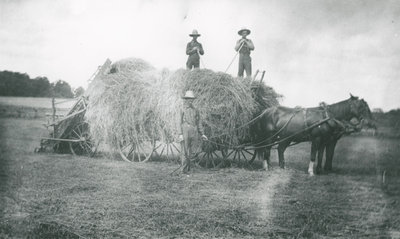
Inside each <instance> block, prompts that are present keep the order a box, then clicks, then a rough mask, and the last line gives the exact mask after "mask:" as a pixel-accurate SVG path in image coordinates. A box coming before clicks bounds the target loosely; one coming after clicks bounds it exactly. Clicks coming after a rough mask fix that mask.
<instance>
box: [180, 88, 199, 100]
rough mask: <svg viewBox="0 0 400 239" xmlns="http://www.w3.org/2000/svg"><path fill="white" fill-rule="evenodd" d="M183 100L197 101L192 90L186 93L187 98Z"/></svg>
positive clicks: (184, 97)
mask: <svg viewBox="0 0 400 239" xmlns="http://www.w3.org/2000/svg"><path fill="white" fill-rule="evenodd" d="M182 98H183V99H196V97H194V93H193V91H191V90H188V91H186V93H185V96H183V97H182Z"/></svg>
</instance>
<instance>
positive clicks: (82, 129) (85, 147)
mask: <svg viewBox="0 0 400 239" xmlns="http://www.w3.org/2000/svg"><path fill="white" fill-rule="evenodd" d="M68 138H69V139H72V140H76V141H74V142H69V149H70V151H71V153H72V154H73V155H87V156H89V157H93V156H94V155H95V154H96V151H97V148H98V144H96V145H95V144H94V143H93V141H92V140H91V136H90V132H89V124H88V123H85V122H82V123H79V124H77V125H75V126H74V127H73V128H72V130H71V133H70V134H69V137H68Z"/></svg>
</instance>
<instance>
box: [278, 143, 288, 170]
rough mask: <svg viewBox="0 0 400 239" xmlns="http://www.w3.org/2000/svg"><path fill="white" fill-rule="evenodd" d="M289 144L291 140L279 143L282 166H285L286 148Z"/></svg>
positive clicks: (280, 165) (280, 163)
mask: <svg viewBox="0 0 400 239" xmlns="http://www.w3.org/2000/svg"><path fill="white" fill-rule="evenodd" d="M289 144H290V141H285V142H282V143H280V144H279V145H278V157H279V167H281V168H285V150H286V148H287V147H288V146H289Z"/></svg>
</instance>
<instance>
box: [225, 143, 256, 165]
mask: <svg viewBox="0 0 400 239" xmlns="http://www.w3.org/2000/svg"><path fill="white" fill-rule="evenodd" d="M256 156H257V153H256V151H255V150H254V149H247V148H245V147H237V148H234V149H231V150H229V152H228V154H227V155H226V158H228V159H230V160H231V161H232V163H235V164H237V165H239V166H241V165H243V164H249V165H250V164H251V163H253V161H254V159H255V158H256ZM242 161H243V162H242Z"/></svg>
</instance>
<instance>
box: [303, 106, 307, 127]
mask: <svg viewBox="0 0 400 239" xmlns="http://www.w3.org/2000/svg"><path fill="white" fill-rule="evenodd" d="M303 118H304V125H305V126H306V128H307V127H308V124H307V108H303Z"/></svg>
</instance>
